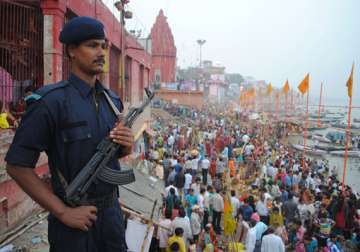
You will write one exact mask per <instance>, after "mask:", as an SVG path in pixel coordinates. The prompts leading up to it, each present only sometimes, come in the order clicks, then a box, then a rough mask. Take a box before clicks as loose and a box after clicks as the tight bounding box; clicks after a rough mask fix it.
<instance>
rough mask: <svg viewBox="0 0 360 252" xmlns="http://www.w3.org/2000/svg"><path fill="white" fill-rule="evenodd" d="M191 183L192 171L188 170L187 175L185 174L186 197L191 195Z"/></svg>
mask: <svg viewBox="0 0 360 252" xmlns="http://www.w3.org/2000/svg"><path fill="white" fill-rule="evenodd" d="M191 182H192V175H191V174H190V170H186V173H185V184H184V191H185V195H188V194H189V190H190V186H191Z"/></svg>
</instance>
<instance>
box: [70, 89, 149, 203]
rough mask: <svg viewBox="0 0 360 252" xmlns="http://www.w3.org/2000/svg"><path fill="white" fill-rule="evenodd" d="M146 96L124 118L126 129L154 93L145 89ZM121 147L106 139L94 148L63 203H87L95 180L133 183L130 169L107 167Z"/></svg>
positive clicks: (114, 183)
mask: <svg viewBox="0 0 360 252" xmlns="http://www.w3.org/2000/svg"><path fill="white" fill-rule="evenodd" d="M145 92H146V95H147V98H146V100H145V101H144V102H143V103H142V104H141V106H140V107H138V108H132V109H130V110H129V112H128V114H127V115H126V116H125V118H124V120H123V122H124V125H125V126H126V127H129V128H131V127H132V125H133V123H134V122H135V120H136V118H138V116H139V115H140V114H141V113H142V112H143V111H144V109H145V108H146V107H147V106H148V105H149V104H150V102H151V100H152V99H153V98H154V93H153V92H151V91H150V90H149V89H147V88H145ZM104 95H105V97H106V99H107V101H108V103H109V105H110V107H111V108H112V110H113V111H114V113H115V114H116V115H117V116H118V117H119V116H120V112H119V111H118V110H117V108H116V107H115V105H114V104H113V102H112V101H111V99H110V98H109V96H108V95H107V93H106V92H104ZM120 149H121V146H120V145H119V144H117V143H114V142H113V141H112V140H111V139H109V138H108V137H106V138H105V139H103V140H102V141H101V142H100V143H99V144H98V146H97V147H96V153H95V154H94V155H93V156H92V157H91V159H90V160H89V161H88V162H87V164H86V165H85V167H84V168H82V169H81V171H80V172H79V174H78V175H77V176H76V177H75V179H74V180H73V181H71V183H70V184H69V185H68V186H65V202H66V203H67V204H69V205H70V206H73V207H76V206H80V205H83V204H86V202H87V190H88V189H89V187H90V186H91V184H92V183H94V182H95V181H96V180H98V179H99V180H101V181H103V182H106V183H109V184H113V185H124V184H129V183H132V182H134V181H135V175H134V172H133V170H132V169H128V170H125V171H117V170H114V169H111V168H109V167H107V164H108V163H109V161H110V160H111V159H113V158H115V156H116V155H117V154H118V153H119V151H120Z"/></svg>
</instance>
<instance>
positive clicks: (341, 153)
mask: <svg viewBox="0 0 360 252" xmlns="http://www.w3.org/2000/svg"><path fill="white" fill-rule="evenodd" d="M330 154H331V155H334V156H341V157H343V156H345V151H342V150H341V151H330ZM348 157H354V158H360V151H348Z"/></svg>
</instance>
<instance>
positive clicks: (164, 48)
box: [150, 10, 176, 83]
mask: <svg viewBox="0 0 360 252" xmlns="http://www.w3.org/2000/svg"><path fill="white" fill-rule="evenodd" d="M150 36H151V44H152V65H151V73H150V74H151V82H152V83H155V73H156V70H160V82H161V83H162V82H175V68H176V47H175V43H174V37H173V35H172V32H171V29H170V26H169V24H168V22H167V18H166V17H165V15H164V12H163V10H160V12H159V15H158V16H157V18H156V21H155V24H154V25H153V27H152V29H151V34H150Z"/></svg>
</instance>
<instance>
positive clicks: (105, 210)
mask: <svg viewBox="0 0 360 252" xmlns="http://www.w3.org/2000/svg"><path fill="white" fill-rule="evenodd" d="M60 41H61V42H62V43H64V44H65V46H66V52H67V54H68V56H69V57H70V59H71V63H72V73H71V76H70V78H69V79H68V80H67V81H62V82H60V83H55V84H52V85H46V86H44V87H42V88H40V89H39V90H37V91H35V94H36V95H34V96H33V97H36V101H35V102H32V103H31V105H30V106H29V107H28V108H27V111H26V113H25V115H24V117H23V118H22V120H21V124H20V127H19V128H18V130H17V131H16V135H15V137H14V140H13V143H12V144H11V146H10V148H9V151H8V153H7V155H6V158H5V160H6V162H7V171H8V173H9V175H10V176H11V177H12V178H13V179H14V180H15V181H16V182H17V183H18V184H19V185H20V187H21V188H22V189H23V190H24V191H25V192H26V193H27V194H29V195H30V196H31V197H32V198H33V199H34V200H35V201H36V202H38V203H39V204H40V205H41V206H42V207H44V208H45V209H47V210H48V211H49V212H50V215H49V228H48V237H49V244H50V251H64V252H65V251H66V252H68V251H77V252H78V251H101V252H102V251H121V252H122V251H126V244H125V233H124V223H123V218H122V213H121V209H120V207H119V203H118V191H117V187H116V186H114V185H110V184H107V183H104V182H101V181H99V182H98V183H94V184H93V185H92V186H91V187H90V188H89V190H88V195H89V197H88V201H89V202H88V204H85V206H80V207H75V208H72V207H69V206H67V205H66V204H65V203H64V186H63V184H62V183H61V182H62V181H61V178H60V177H62V178H64V179H65V180H66V181H67V182H68V183H69V182H71V181H72V180H73V179H74V178H75V176H76V175H77V174H78V172H79V171H80V170H81V168H82V167H84V165H85V164H86V163H87V162H88V161H89V159H90V158H91V156H92V155H93V154H94V152H95V150H96V146H97V145H98V143H99V142H100V141H101V140H102V139H103V138H105V137H107V136H109V137H110V138H111V139H113V141H114V142H116V143H118V144H120V145H121V146H122V147H123V148H122V149H121V153H119V158H120V157H123V156H126V155H128V154H130V153H131V150H132V146H133V142H134V137H133V134H132V133H131V130H130V129H129V128H126V127H124V126H123V124H121V123H118V122H117V118H116V116H115V114H114V113H113V111H112V110H111V106H110V105H109V103H108V101H107V100H106V99H105V96H104V92H106V94H107V95H108V96H109V97H110V98H111V101H112V102H113V103H114V104H115V106H116V107H117V108H118V109H119V110H120V111H121V109H122V103H121V101H120V98H119V97H118V96H117V95H116V94H115V93H113V92H112V91H110V90H107V89H105V88H104V87H103V86H102V85H101V83H100V82H99V80H97V79H96V76H97V75H98V74H100V73H102V72H103V66H104V63H105V59H104V57H105V50H106V49H107V43H106V39H105V33H104V27H103V25H102V23H100V22H99V21H98V20H95V19H93V18H89V17H77V18H74V19H72V20H71V21H69V22H68V23H67V24H66V25H65V26H64V28H63V30H62V31H61V33H60ZM42 151H45V152H46V154H47V155H48V163H49V169H50V172H51V183H52V190H50V189H49V188H48V187H47V186H46V185H45V184H44V183H43V182H42V181H41V180H40V179H39V178H38V176H37V175H36V174H35V172H34V171H33V169H32V168H34V167H35V165H36V163H37V160H38V158H39V154H40V152H42ZM108 167H110V168H112V169H115V170H119V169H120V165H119V162H118V160H117V159H114V160H112V161H110V163H109V164H108Z"/></svg>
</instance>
